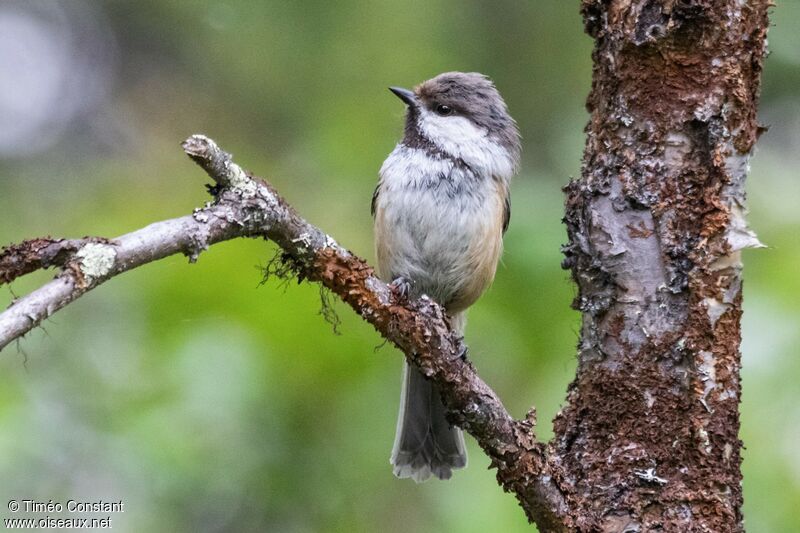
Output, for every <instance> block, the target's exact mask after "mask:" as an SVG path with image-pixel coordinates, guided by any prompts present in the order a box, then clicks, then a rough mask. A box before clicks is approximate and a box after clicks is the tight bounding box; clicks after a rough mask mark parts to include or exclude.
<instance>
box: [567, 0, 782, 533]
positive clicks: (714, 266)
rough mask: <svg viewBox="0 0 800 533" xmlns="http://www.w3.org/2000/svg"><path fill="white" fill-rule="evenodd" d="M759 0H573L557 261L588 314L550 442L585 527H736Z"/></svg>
mask: <svg viewBox="0 0 800 533" xmlns="http://www.w3.org/2000/svg"><path fill="white" fill-rule="evenodd" d="M767 8H768V2H766V1H761V0H751V1H748V2H742V1H739V0H706V1H700V0H683V1H678V0H661V1H655V0H638V1H622V0H614V1H601V0H584V2H583V3H582V12H583V15H584V20H585V23H586V29H587V31H588V32H589V34H590V35H592V37H594V39H595V50H594V54H593V57H594V75H593V84H592V91H591V94H590V96H589V99H588V109H589V111H590V112H591V119H590V122H589V125H588V126H587V143H586V150H585V154H584V161H583V169H582V177H581V179H579V180H577V181H574V182H572V183H570V184H569V186H567V187H566V189H565V190H566V193H567V203H566V218H565V222H566V224H567V229H568V234H569V243H568V245H566V246H565V249H564V252H565V255H566V259H565V266H566V267H568V268H570V269H571V271H572V275H573V278H574V279H575V281H576V283H577V284H578V287H579V294H578V296H577V298H576V300H575V302H574V306H575V307H576V308H577V309H580V310H581V311H582V313H583V325H582V331H581V341H580V344H579V365H578V371H577V376H576V378H575V381H574V382H573V383H572V385H571V386H570V389H569V394H568V404H567V406H566V407H565V408H564V409H563V410H562V412H561V413H559V415H558V416H557V417H556V420H555V429H556V439H555V442H554V444H555V448H556V453H557V455H558V456H559V457H560V458H561V464H562V466H563V468H564V475H565V477H566V479H567V480H568V481H569V483H570V485H572V487H573V490H574V493H573V494H572V495H571V497H570V498H569V500H570V504H571V505H572V506H573V507H572V510H573V513H574V516H575V517H576V523H575V525H576V528H577V529H578V530H580V531H596V530H599V531H615V532H617V531H618V532H623V531H628V532H634V531H676V532H677V531H681V532H684V531H713V532H727V531H742V530H743V526H742V514H741V506H742V491H741V472H740V463H741V455H740V450H741V442H740V440H739V437H738V430H739V414H738V406H739V399H740V394H741V389H740V384H739V369H740V356H739V341H740V326H739V319H740V316H741V262H740V250H741V249H742V248H745V247H748V246H758V245H759V243H758V241H757V239H756V238H755V235H753V234H752V232H750V231H749V230H748V229H747V227H746V225H745V222H744V218H743V216H744V178H745V173H746V170H747V159H748V157H749V156H750V153H751V152H752V149H753V145H754V143H755V140H756V138H757V136H758V133H759V126H758V124H757V123H756V118H755V117H756V103H757V98H758V92H759V79H760V74H761V64H762V59H763V57H764V52H765V34H766V30H767Z"/></svg>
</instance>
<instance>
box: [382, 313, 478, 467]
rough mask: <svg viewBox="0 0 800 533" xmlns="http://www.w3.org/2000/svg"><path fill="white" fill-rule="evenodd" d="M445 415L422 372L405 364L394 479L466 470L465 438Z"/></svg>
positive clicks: (436, 392) (438, 398) (441, 405)
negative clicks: (459, 469) (460, 469)
mask: <svg viewBox="0 0 800 533" xmlns="http://www.w3.org/2000/svg"><path fill="white" fill-rule="evenodd" d="M458 318H459V320H458V322H457V326H462V324H463V319H462V318H461V317H458ZM458 329H461V328H460V327H459V328H458ZM444 412H445V407H444V404H443V403H442V399H441V397H440V396H439V391H438V390H437V389H436V386H435V385H434V384H433V383H431V382H430V381H428V380H427V379H426V378H425V376H423V375H422V373H421V372H420V371H419V370H417V369H416V368H413V367H410V366H409V365H408V363H404V367H403V391H402V393H401V395H400V415H399V418H398V420H397V434H396V436H395V439H394V448H393V449H392V458H391V463H392V466H393V467H394V475H395V476H397V477H399V478H407V477H410V478H412V479H413V480H414V481H416V482H417V483H421V482H423V481H426V480H427V479H428V478H430V477H431V475H434V476H436V477H437V478H439V479H450V476H452V475H453V469H456V468H463V467H465V466H467V450H466V448H465V446H464V434H463V433H462V432H461V430H460V429H459V428H457V427H455V426H452V425H451V424H450V423H449V422H448V421H447V419H446V418H445V416H444Z"/></svg>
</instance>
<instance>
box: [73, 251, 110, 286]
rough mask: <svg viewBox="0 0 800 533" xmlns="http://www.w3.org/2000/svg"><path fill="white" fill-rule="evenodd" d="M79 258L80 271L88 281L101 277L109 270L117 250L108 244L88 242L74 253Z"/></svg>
mask: <svg viewBox="0 0 800 533" xmlns="http://www.w3.org/2000/svg"><path fill="white" fill-rule="evenodd" d="M75 256H76V257H77V258H78V259H79V260H80V268H81V272H82V273H83V275H84V276H86V278H87V279H88V280H89V281H92V280H94V279H97V278H102V277H104V276H106V275H108V273H109V272H111V269H112V268H113V267H114V261H115V260H116V258H117V251H116V250H115V249H114V247H113V246H111V245H108V244H97V243H93V242H91V243H89V244H87V245H85V246H84V247H83V248H81V249H80V250H78V251H77V252H76V253H75Z"/></svg>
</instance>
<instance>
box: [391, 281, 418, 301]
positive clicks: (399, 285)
mask: <svg viewBox="0 0 800 533" xmlns="http://www.w3.org/2000/svg"><path fill="white" fill-rule="evenodd" d="M412 286H413V284H412V282H411V280H409V279H406V278H404V277H403V276H400V277H398V278H395V279H394V280H393V281H392V282H391V283H390V284H389V288H391V289H392V291H393V292H394V293H395V294H397V296H398V298H399V299H400V300H408V299H409V298H410V296H411V289H412Z"/></svg>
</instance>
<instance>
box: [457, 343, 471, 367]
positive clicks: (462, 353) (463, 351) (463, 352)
mask: <svg viewBox="0 0 800 533" xmlns="http://www.w3.org/2000/svg"><path fill="white" fill-rule="evenodd" d="M459 341H460V342H459V343H460V345H461V348H460V349H459V351H458V355H457V356H456V357H457V358H458V359H461V360H462V361H464V362H465V363H466V362H467V360H468V358H469V348H468V347H467V345H466V344H464V337H461V338H460V339H459Z"/></svg>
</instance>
